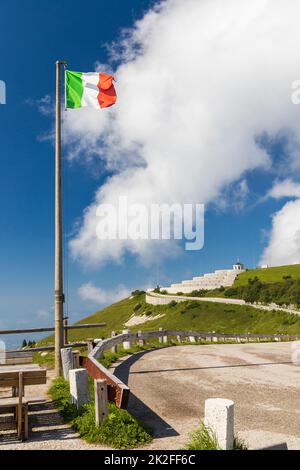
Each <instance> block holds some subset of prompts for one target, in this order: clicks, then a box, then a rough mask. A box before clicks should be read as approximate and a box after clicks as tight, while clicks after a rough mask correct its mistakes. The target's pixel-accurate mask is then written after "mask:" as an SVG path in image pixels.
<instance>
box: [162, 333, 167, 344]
mask: <svg viewBox="0 0 300 470" xmlns="http://www.w3.org/2000/svg"><path fill="white" fill-rule="evenodd" d="M167 342H168V336H167V335H164V336H163V343H164V344H166V343H167Z"/></svg>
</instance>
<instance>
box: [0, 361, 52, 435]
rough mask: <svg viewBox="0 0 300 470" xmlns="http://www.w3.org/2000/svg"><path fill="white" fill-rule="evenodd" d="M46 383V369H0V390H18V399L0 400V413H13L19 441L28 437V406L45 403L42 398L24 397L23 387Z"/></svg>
mask: <svg viewBox="0 0 300 470" xmlns="http://www.w3.org/2000/svg"><path fill="white" fill-rule="evenodd" d="M46 382H47V370H46V369H42V368H39V369H28V370H25V369H24V370H22V371H16V370H12V371H8V370H5V371H3V372H1V369H0V388H8V387H13V388H15V389H17V390H18V397H10V398H0V411H1V409H6V410H7V409H11V410H13V411H14V414H15V416H16V421H17V432H18V438H19V439H21V440H23V439H27V437H28V406H29V405H30V404H33V403H39V402H42V401H45V400H44V399H43V398H27V397H24V387H25V386H26V385H41V384H45V383H46ZM23 422H24V428H23Z"/></svg>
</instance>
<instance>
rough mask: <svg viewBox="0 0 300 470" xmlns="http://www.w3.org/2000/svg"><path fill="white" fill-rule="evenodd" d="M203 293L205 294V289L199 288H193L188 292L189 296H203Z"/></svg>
mask: <svg viewBox="0 0 300 470" xmlns="http://www.w3.org/2000/svg"><path fill="white" fill-rule="evenodd" d="M205 294H206V291H205V290H203V289H200V290H193V291H192V292H191V293H190V296H191V297H205Z"/></svg>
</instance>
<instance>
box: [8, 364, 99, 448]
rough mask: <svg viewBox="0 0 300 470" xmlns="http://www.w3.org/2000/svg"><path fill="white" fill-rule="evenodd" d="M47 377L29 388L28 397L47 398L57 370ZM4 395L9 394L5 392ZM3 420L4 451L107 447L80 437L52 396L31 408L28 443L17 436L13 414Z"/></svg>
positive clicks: (49, 373)
mask: <svg viewBox="0 0 300 470" xmlns="http://www.w3.org/2000/svg"><path fill="white" fill-rule="evenodd" d="M47 377H48V380H47V384H45V385H38V386H37V385H35V386H32V387H31V386H28V387H26V396H39V397H40V396H45V397H47V390H48V388H49V386H50V382H51V380H52V379H53V371H48V372H47ZM9 392H10V391H9ZM1 394H2V395H5V393H3V392H1ZM6 395H7V393H6ZM0 423H1V433H0V450H62V449H65V450H81V449H82V450H84V449H87V450H88V449H101V448H104V447H101V446H93V445H89V444H87V443H86V442H85V441H83V440H82V439H80V438H79V437H78V435H77V434H76V433H75V431H73V429H71V428H70V426H69V425H68V424H65V423H64V422H63V420H62V418H61V416H60V415H59V413H58V412H57V411H56V410H55V409H54V407H53V404H52V403H51V400H50V399H48V401H47V403H46V404H42V405H35V406H31V407H30V414H29V426H30V428H29V439H28V441H26V442H20V441H19V440H18V439H17V435H16V431H15V426H14V423H13V421H12V417H11V416H0ZM3 430H4V432H3Z"/></svg>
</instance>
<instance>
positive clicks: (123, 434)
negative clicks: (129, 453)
mask: <svg viewBox="0 0 300 470" xmlns="http://www.w3.org/2000/svg"><path fill="white" fill-rule="evenodd" d="M49 394H50V396H51V398H52V399H53V402H54V405H55V407H56V408H57V410H58V411H59V412H60V414H61V415H62V417H63V418H64V420H65V421H67V422H69V423H70V424H71V426H72V428H73V429H74V430H75V431H77V432H78V433H79V435H80V437H82V438H83V439H85V440H86V441H87V442H91V443H96V444H103V445H107V446H110V447H113V448H115V449H131V448H133V447H138V446H141V445H144V444H147V443H149V442H150V441H151V440H152V436H151V431H150V430H149V429H147V428H146V427H145V426H143V425H142V424H141V423H140V422H139V421H138V420H137V419H136V418H135V417H134V416H132V415H131V414H130V413H128V411H126V410H121V409H119V408H117V407H116V406H115V405H114V404H112V403H110V404H109V414H108V417H107V419H106V420H105V421H104V422H103V423H102V424H101V425H100V426H96V423H95V404H94V402H93V401H92V402H91V403H89V404H85V405H84V406H83V407H82V409H81V410H80V411H79V412H78V411H77V408H76V406H74V405H72V404H71V402H70V388H69V384H68V382H66V381H65V380H64V379H63V378H62V377H60V378H58V379H56V380H55V381H54V382H53V384H52V386H51V388H50V389H49ZM93 396H94V394H93V383H92V382H91V397H93Z"/></svg>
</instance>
